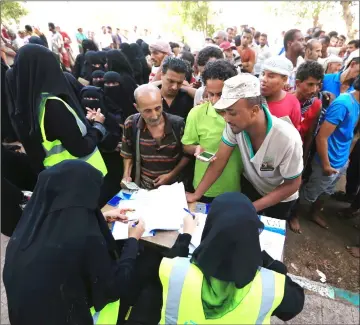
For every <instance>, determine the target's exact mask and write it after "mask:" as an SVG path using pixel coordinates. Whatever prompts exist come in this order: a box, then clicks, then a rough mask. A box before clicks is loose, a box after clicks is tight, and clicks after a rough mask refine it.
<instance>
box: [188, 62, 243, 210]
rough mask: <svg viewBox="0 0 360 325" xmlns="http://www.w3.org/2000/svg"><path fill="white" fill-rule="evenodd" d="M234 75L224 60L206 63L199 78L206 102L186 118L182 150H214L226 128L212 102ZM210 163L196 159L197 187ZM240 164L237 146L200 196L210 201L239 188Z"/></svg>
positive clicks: (213, 151) (195, 179)
mask: <svg viewBox="0 0 360 325" xmlns="http://www.w3.org/2000/svg"><path fill="white" fill-rule="evenodd" d="M236 75H237V71H236V68H235V67H234V66H233V65H232V64H231V63H229V62H227V61H225V60H216V61H213V62H208V63H207V64H206V66H205V69H204V72H203V75H202V78H203V82H204V84H205V87H206V90H207V93H208V100H209V101H208V102H206V103H203V104H200V105H198V106H195V107H194V108H193V109H192V110H191V111H190V113H189V115H188V117H187V119H186V126H185V131H184V136H183V138H182V140H181V142H182V143H183V145H184V151H185V152H186V153H188V154H190V155H194V156H195V157H197V156H198V155H199V154H200V153H202V152H203V151H207V152H210V153H214V154H215V153H216V151H217V150H218V147H219V144H220V142H221V136H222V133H223V131H224V128H225V124H226V123H225V120H224V119H223V117H222V116H221V115H220V114H219V113H217V112H216V110H215V109H214V107H213V105H214V104H215V103H216V102H217V101H218V100H219V99H220V97H221V92H222V88H223V85H224V81H225V80H227V79H229V78H231V77H234V76H236ZM208 165H209V163H207V162H203V161H200V160H199V159H197V160H196V163H195V173H194V181H193V185H194V188H195V189H196V188H197V186H198V185H199V183H200V181H201V179H202V178H203V176H204V174H205V172H206V169H207V168H208ZM242 170H243V166H242V161H241V156H240V151H239V149H238V148H236V150H234V151H233V153H232V155H231V157H230V159H229V161H228V163H227V165H226V167H225V169H224V172H223V173H222V174H221V176H220V177H219V178H218V179H217V181H216V182H215V183H214V184H213V185H212V186H211V187H210V188H209V190H208V191H207V192H206V193H205V194H204V196H203V197H202V198H201V199H200V201H201V202H204V203H211V202H212V200H213V199H214V198H215V197H217V196H218V195H220V194H222V193H225V192H235V191H240V175H241V173H242Z"/></svg>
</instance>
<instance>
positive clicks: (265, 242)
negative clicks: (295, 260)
mask: <svg viewBox="0 0 360 325" xmlns="http://www.w3.org/2000/svg"><path fill="white" fill-rule="evenodd" d="M195 214H196V216H198V217H199V223H198V226H197V227H196V230H195V231H194V234H193V235H192V237H191V242H190V249H189V252H190V253H191V254H192V253H193V251H194V250H195V249H196V248H197V247H198V246H199V245H200V242H201V236H202V233H203V230H204V227H205V222H206V217H207V215H206V214H203V213H195ZM259 217H260V220H261V221H262V223H263V224H264V226H265V227H264V230H263V231H262V232H261V234H260V246H261V249H262V250H265V251H266V252H267V253H268V254H269V255H270V256H271V257H272V258H273V259H275V260H278V261H282V258H283V251H284V244H285V229H286V221H285V220H279V219H274V218H269V217H265V216H259ZM180 232H182V230H181V231H180Z"/></svg>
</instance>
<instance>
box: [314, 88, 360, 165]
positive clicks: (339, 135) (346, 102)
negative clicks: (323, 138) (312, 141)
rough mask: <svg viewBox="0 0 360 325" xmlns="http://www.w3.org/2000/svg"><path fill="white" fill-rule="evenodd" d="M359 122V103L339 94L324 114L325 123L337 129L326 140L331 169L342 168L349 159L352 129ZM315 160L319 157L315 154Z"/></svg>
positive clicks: (353, 98)
mask: <svg viewBox="0 0 360 325" xmlns="http://www.w3.org/2000/svg"><path fill="white" fill-rule="evenodd" d="M358 120H359V102H357V101H356V99H355V97H354V95H353V94H348V93H345V94H341V95H340V96H339V97H338V98H336V99H335V100H334V101H333V102H332V103H331V105H330V106H329V108H328V109H327V110H326V113H325V121H328V122H329V123H331V124H333V125H336V126H337V128H336V129H335V131H334V132H333V133H332V134H331V135H330V137H329V138H328V155H329V161H330V165H331V167H333V168H336V169H337V168H341V167H344V166H345V164H346V162H347V161H348V159H349V155H350V147H351V142H352V139H353V137H354V129H355V127H356V125H357V122H358ZM316 159H317V160H318V161H320V157H319V156H318V154H316Z"/></svg>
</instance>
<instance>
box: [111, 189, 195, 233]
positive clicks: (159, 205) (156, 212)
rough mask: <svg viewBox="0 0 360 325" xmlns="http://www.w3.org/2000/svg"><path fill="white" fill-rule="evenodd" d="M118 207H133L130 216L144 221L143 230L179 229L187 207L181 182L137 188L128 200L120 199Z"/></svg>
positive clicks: (148, 231)
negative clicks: (142, 188) (153, 188)
mask: <svg viewBox="0 0 360 325" xmlns="http://www.w3.org/2000/svg"><path fill="white" fill-rule="evenodd" d="M118 207H119V208H122V209H124V208H129V209H135V211H134V212H133V213H132V215H131V217H132V218H136V219H138V218H142V219H143V220H144V221H145V231H146V232H147V233H150V231H151V230H157V229H161V230H179V229H180V227H181V225H182V222H183V219H184V217H185V216H186V212H185V211H184V208H187V207H188V205H187V202H186V195H185V188H184V185H183V183H174V184H172V185H164V186H160V187H159V188H158V189H156V190H152V191H146V190H139V191H138V192H136V193H134V194H133V195H132V197H131V199H130V200H121V201H120V203H119V205H118Z"/></svg>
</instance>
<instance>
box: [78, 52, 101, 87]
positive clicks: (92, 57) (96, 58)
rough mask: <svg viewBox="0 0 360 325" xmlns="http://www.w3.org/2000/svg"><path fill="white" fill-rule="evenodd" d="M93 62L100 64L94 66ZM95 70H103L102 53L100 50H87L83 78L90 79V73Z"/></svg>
mask: <svg viewBox="0 0 360 325" xmlns="http://www.w3.org/2000/svg"><path fill="white" fill-rule="evenodd" d="M95 64H96V65H100V66H99V67H95V66H94V65H95ZM95 70H105V67H104V62H103V58H102V55H101V54H100V52H95V51H87V52H86V54H85V62H84V74H83V75H84V79H86V80H88V81H90V80H91V75H92V73H93V72H94V71H95Z"/></svg>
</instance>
